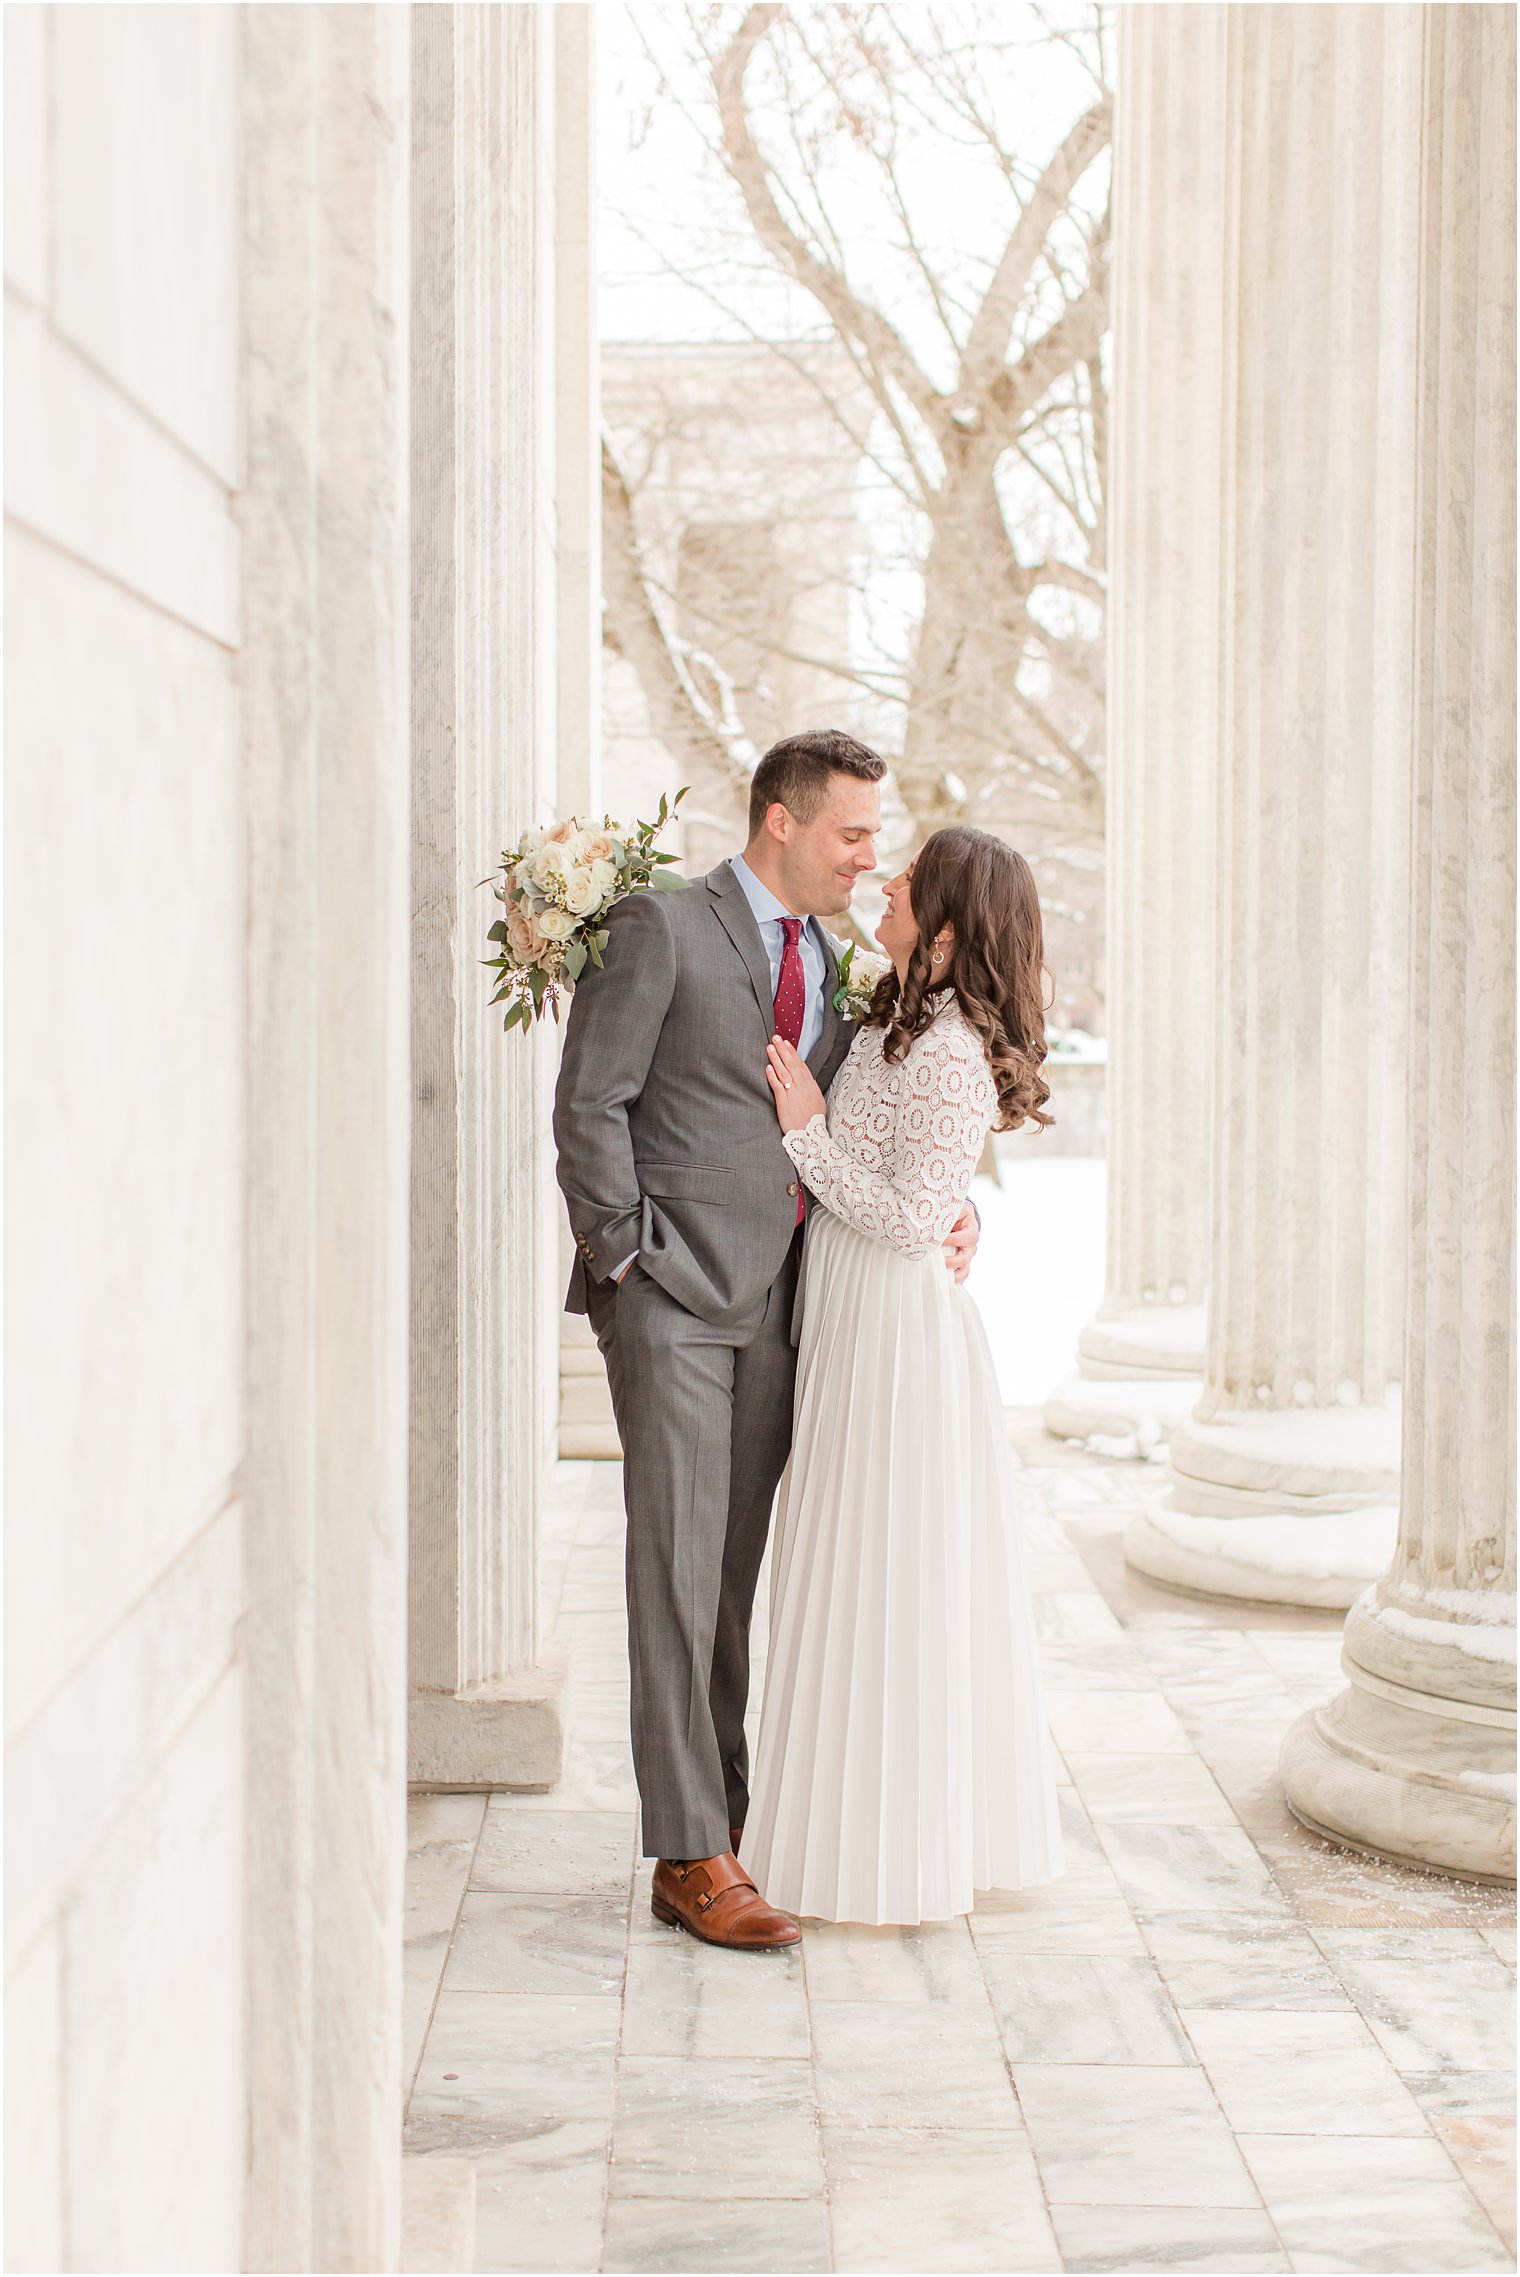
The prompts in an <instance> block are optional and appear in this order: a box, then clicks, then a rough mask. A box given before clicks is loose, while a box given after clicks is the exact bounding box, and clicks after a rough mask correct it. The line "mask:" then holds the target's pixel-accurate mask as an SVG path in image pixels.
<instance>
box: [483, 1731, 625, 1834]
mask: <svg viewBox="0 0 1520 2277" xmlns="http://www.w3.org/2000/svg"><path fill="white" fill-rule="evenodd" d="M638 1801H639V1791H638V1788H637V1787H636V1786H635V1784H634V1778H633V1756H632V1754H631V1752H630V1750H629V1746H628V1741H627V1739H626V1737H624V1738H619V1739H613V1738H610V1737H609V1738H605V1739H597V1738H591V1737H589V1736H588V1737H586V1738H584V1739H583V1738H581V1737H580V1736H579V1735H578V1734H577V1733H576V1731H575V1729H574V1727H573V1726H572V1727H571V1731H570V1736H569V1738H568V1740H567V1741H566V1742H565V1768H564V1772H563V1775H562V1776H561V1778H560V1782H559V1785H558V1786H557V1787H552V1788H551V1789H550V1790H549V1792H548V1793H547V1794H543V1795H513V1796H512V1798H511V1804H512V1808H513V1810H514V1811H551V1812H552V1811H622V1812H624V1813H627V1812H629V1811H633V1810H637V1808H638Z"/></svg>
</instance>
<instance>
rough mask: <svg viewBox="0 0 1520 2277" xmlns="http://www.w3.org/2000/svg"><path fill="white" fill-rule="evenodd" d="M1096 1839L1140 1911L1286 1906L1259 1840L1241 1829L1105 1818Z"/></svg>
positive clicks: (1259, 1910)
mask: <svg viewBox="0 0 1520 2277" xmlns="http://www.w3.org/2000/svg"><path fill="white" fill-rule="evenodd" d="M1098 1838H1099V1840H1100V1841H1101V1843H1102V1844H1103V1848H1104V1850H1105V1852H1106V1853H1107V1856H1108V1859H1109V1863H1110V1864H1111V1865H1112V1867H1113V1870H1114V1872H1115V1874H1116V1875H1117V1876H1118V1879H1119V1883H1120V1886H1121V1887H1122V1889H1123V1891H1124V1894H1125V1896H1126V1897H1127V1898H1128V1899H1129V1902H1130V1904H1131V1905H1132V1906H1133V1907H1134V1908H1135V1911H1136V1912H1137V1913H1184V1912H1188V1911H1190V1910H1192V1909H1194V1908H1195V1907H1213V1908H1215V1909H1219V1910H1225V1909H1227V1910H1229V1911H1231V1912H1240V1913H1273V1912H1283V1911H1285V1910H1286V1909H1285V1906H1284V1903H1283V1899H1282V1895H1281V1892H1280V1891H1279V1890H1278V1888H1277V1886H1276V1884H1275V1883H1274V1881H1273V1879H1272V1876H1271V1874H1270V1873H1269V1872H1268V1871H1267V1868H1266V1866H1265V1864H1264V1863H1263V1861H1262V1859H1261V1856H1260V1854H1259V1852H1258V1851H1257V1848H1256V1846H1255V1844H1254V1843H1253V1842H1252V1840H1251V1838H1250V1836H1249V1835H1248V1834H1245V1833H1243V1832H1242V1831H1241V1830H1240V1829H1238V1828H1229V1827H1215V1826H1144V1825H1129V1826H1126V1825H1122V1824H1119V1823H1118V1822H1116V1821H1108V1820H1105V1821H1104V1822H1103V1823H1102V1824H1100V1825H1099V1827H1098Z"/></svg>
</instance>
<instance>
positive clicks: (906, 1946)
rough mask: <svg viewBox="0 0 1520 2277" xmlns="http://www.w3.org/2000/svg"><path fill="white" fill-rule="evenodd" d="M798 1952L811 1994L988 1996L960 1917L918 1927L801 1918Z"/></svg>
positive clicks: (919, 1998) (966, 1926)
mask: <svg viewBox="0 0 1520 2277" xmlns="http://www.w3.org/2000/svg"><path fill="white" fill-rule="evenodd" d="M802 1957H803V1966H804V1968H805V1970H806V1973H807V1989H808V1998H809V1999H810V2000H882V2001H889V2002H892V2003H896V2002H898V2001H914V2002H918V2001H946V2000H971V2001H983V2000H985V1999H986V1997H987V1995H986V1989H985V1987H984V1985H983V1983H982V1973H981V1970H980V1968H979V1967H978V1966H977V1958H976V1947H975V1946H974V1945H973V1943H972V1941H971V1930H970V1926H969V1924H968V1922H967V1921H966V1919H965V1918H964V1917H962V1918H961V1919H959V1920H956V1921H931V1922H925V1923H924V1925H923V1926H922V1927H921V1928H918V1929H905V1928H904V1929H900V1928H894V1927H891V1926H888V1927H884V1928H874V1927H870V1926H867V1925H865V1924H860V1923H856V1922H846V1921H804V1923H803V1940H802Z"/></svg>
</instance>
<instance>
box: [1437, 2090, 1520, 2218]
mask: <svg viewBox="0 0 1520 2277" xmlns="http://www.w3.org/2000/svg"><path fill="white" fill-rule="evenodd" d="M1432 2124H1433V2126H1434V2128H1435V2131H1436V2134H1437V2135H1438V2136H1439V2138H1440V2140H1441V2141H1442V2142H1443V2143H1444V2144H1445V2146H1446V2149H1447V2151H1448V2152H1449V2154H1450V2156H1451V2158H1452V2160H1453V2162H1454V2164H1455V2166H1456V2169H1457V2172H1458V2173H1459V2174H1460V2175H1461V2177H1462V2180H1463V2181H1464V2182H1465V2183H1466V2184H1467V2187H1468V2189H1469V2190H1470V2191H1471V2192H1472V2194H1473V2196H1474V2197H1475V2198H1476V2199H1477V2201H1478V2204H1479V2205H1480V2206H1481V2207H1482V2208H1483V2211H1484V2212H1485V2213H1486V2214H1487V2216H1488V2218H1489V2220H1490V2221H1491V2222H1492V2223H1493V2225H1494V2228H1495V2229H1496V2230H1497V2231H1498V2233H1499V2235H1500V2237H1502V2238H1503V2240H1504V2242H1505V2244H1506V2245H1507V2246H1508V2247H1509V2250H1510V2252H1511V2253H1513V2252H1514V2250H1515V2115H1514V2113H1513V2112H1512V2111H1495V2112H1489V2113H1486V2114H1477V2113H1475V2114H1473V2115H1472V2116H1471V2117H1468V2118H1462V2119H1435V2120H1433V2121H1432Z"/></svg>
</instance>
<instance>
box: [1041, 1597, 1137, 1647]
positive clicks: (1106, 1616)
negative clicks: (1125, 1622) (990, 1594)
mask: <svg viewBox="0 0 1520 2277" xmlns="http://www.w3.org/2000/svg"><path fill="white" fill-rule="evenodd" d="M1034 1628H1035V1635H1036V1636H1037V1637H1038V1638H1039V1640H1040V1642H1041V1644H1042V1645H1043V1644H1046V1643H1061V1644H1088V1643H1096V1644H1110V1643H1115V1644H1117V1643H1122V1642H1123V1638H1124V1631H1123V1630H1122V1629H1121V1628H1120V1626H1119V1623H1118V1622H1117V1621H1116V1620H1115V1619H1114V1616H1113V1614H1112V1613H1111V1612H1110V1611H1109V1609H1108V1606H1107V1605H1106V1604H1105V1603H1104V1601H1103V1599H1102V1598H1101V1597H1100V1596H1099V1595H1098V1592H1097V1591H1096V1590H1095V1589H1083V1590H1072V1591H1065V1590H1055V1591H1052V1592H1051V1593H1050V1594H1049V1595H1048V1596H1043V1597H1036V1598H1035V1600H1034Z"/></svg>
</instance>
